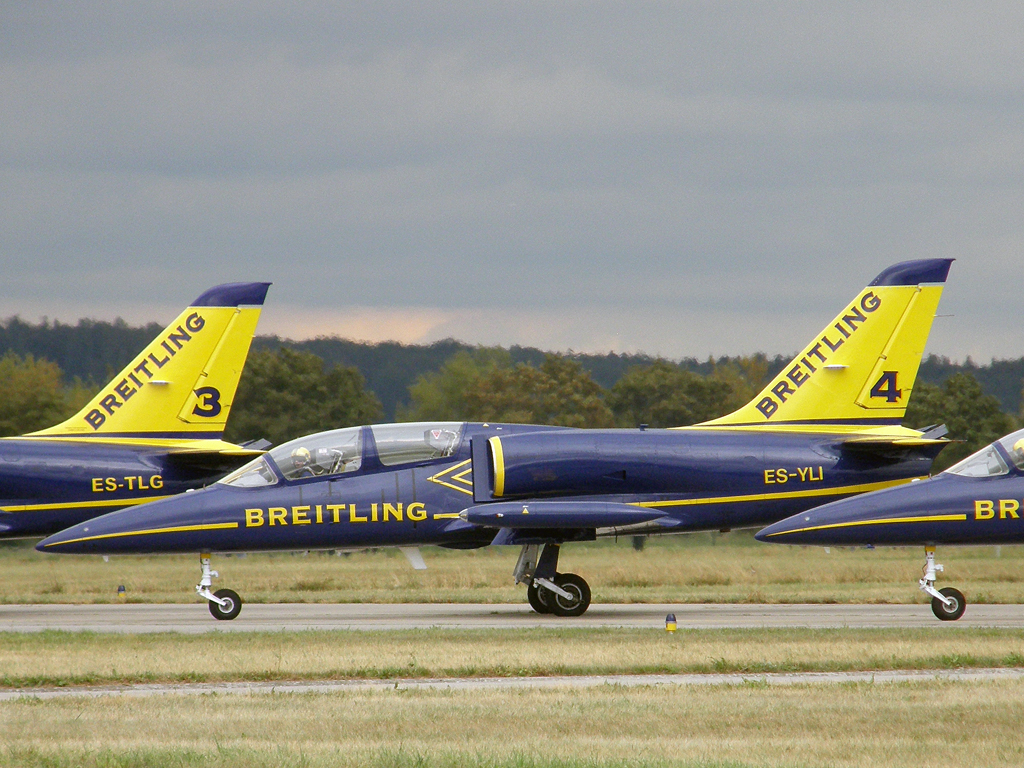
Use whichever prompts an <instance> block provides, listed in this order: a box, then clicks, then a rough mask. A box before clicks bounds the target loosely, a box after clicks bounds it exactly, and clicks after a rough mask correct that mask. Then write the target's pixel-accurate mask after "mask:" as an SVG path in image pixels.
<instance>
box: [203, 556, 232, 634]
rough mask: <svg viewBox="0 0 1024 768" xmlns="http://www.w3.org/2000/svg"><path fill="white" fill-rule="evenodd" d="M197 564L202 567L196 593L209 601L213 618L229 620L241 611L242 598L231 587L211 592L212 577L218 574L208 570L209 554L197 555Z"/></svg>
mask: <svg viewBox="0 0 1024 768" xmlns="http://www.w3.org/2000/svg"><path fill="white" fill-rule="evenodd" d="M199 564H200V565H201V566H202V568H203V577H202V578H201V579H200V580H199V583H198V584H196V594H198V595H199V596H200V597H202V598H204V599H206V600H209V601H210V613H211V614H213V618H215V619H220V620H221V621H230V620H231V619H233V618H235V616H237V615H238V614H239V613H241V611H242V598H240V597H239V596H238V593H237V592H235V591H234V590H233V589H218V590H217V591H216V592H211V591H210V587H211V586H212V585H213V579H214V578H215V577H217V576H219V575H220V574H219V573H217V572H216V571H212V570H210V555H209V554H207V553H204V554H201V555H199Z"/></svg>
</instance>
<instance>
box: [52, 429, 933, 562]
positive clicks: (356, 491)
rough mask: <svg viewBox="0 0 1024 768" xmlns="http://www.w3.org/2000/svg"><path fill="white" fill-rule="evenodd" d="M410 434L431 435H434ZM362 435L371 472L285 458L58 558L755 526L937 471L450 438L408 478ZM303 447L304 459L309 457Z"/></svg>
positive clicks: (511, 436)
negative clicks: (500, 514)
mask: <svg viewBox="0 0 1024 768" xmlns="http://www.w3.org/2000/svg"><path fill="white" fill-rule="evenodd" d="M410 426H415V427H418V429H420V430H421V431H424V432H426V433H430V431H431V429H430V425H410ZM355 429H359V430H360V431H359V433H358V435H357V437H358V438H359V440H360V442H361V445H362V449H361V454H360V457H359V468H358V470H355V471H351V472H346V473H343V474H331V475H328V476H325V477H321V476H317V475H315V474H310V475H309V476H307V477H298V478H295V477H293V478H291V479H289V478H287V474H288V473H287V470H282V468H281V466H279V465H278V464H276V463H274V459H273V456H274V452H271V454H270V455H269V456H267V457H265V458H264V461H266V462H267V466H269V467H270V468H271V469H272V471H273V473H274V476H273V478H272V482H270V480H266V481H260V482H266V483H268V484H264V485H260V486H258V487H247V486H245V485H244V484H243V485H238V484H232V483H231V481H230V477H229V478H228V482H227V483H224V482H222V483H217V484H215V485H214V486H212V487H210V488H207V489H205V490H202V491H197V492H195V493H189V494H187V495H185V496H181V497H178V498H173V499H167V500H164V501H161V502H157V503H155V504H150V505H147V506H146V507H145V508H140V509H137V510H135V509H127V510H123V511H121V512H119V513H117V514H114V515H108V516H105V517H103V518H101V519H97V520H92V521H90V522H89V523H87V524H85V525H84V526H80V527H78V528H76V529H73V530H69V531H65V532H64V534H62V535H61V536H60V537H57V538H58V539H60V540H59V541H51V542H48V543H47V545H46V551H58V552H82V553H87V552H93V553H102V554H108V553H110V554H112V553H118V552H133V553H141V552H206V551H214V552H252V551H273V550H302V549H347V548H361V547H372V546H402V545H420V544H440V545H442V546H452V547H473V546H485V545H488V544H491V543H506V544H522V543H529V542H531V541H537V542H547V541H579V540H587V539H592V538H595V537H596V536H607V535H616V534H632V533H676V532H687V531H700V530H718V529H731V528H743V527H754V526H760V525H764V524H766V523H768V522H772V521H775V520H779V519H781V518H783V517H785V516H787V515H791V514H793V513H795V512H798V511H800V510H803V509H807V508H809V507H812V506H815V505H818V504H822V503H823V502H824V501H828V500H832V499H837V498H843V497H846V496H849V495H852V494H855V493H862V492H864V491H866V490H871V489H874V488H884V487H889V486H891V485H895V484H900V483H903V482H906V481H909V480H910V479H911V478H914V477H921V476H925V475H927V473H928V469H929V467H930V465H931V460H932V456H931V455H928V454H929V452H928V451H922V450H910V451H906V452H904V453H903V454H902V456H901V457H900V458H893V457H892V456H888V457H884V458H883V457H878V456H870V455H865V454H863V453H850V452H847V451H844V450H843V448H842V447H841V445H842V440H843V437H842V435H838V434H813V435H808V434H798V433H768V432H764V431H744V430H728V429H673V430H655V429H648V430H572V429H556V428H550V427H536V426H525V425H487V424H458V425H450V424H449V425H440V430H442V431H443V430H448V431H450V432H452V433H453V434H454V431H455V430H457V431H458V438H457V442H456V441H455V439H454V438H453V442H452V447H451V448H450V450H449V451H448V453H447V455H446V456H444V457H443V458H428V459H419V460H413V461H409V462H407V463H394V462H395V461H396V459H395V457H394V453H393V452H392V453H391V455H390V456H387V455H385V456H384V460H383V461H382V458H381V456H382V453H381V452H379V451H378V440H379V439H380V438H379V437H378V438H377V439H375V437H374V429H375V428H374V427H362V428H355ZM434 431H435V432H438V431H439V430H438V429H435V430H434ZM495 439H496V440H497V441H498V444H499V446H498V447H497V448H496V447H495V442H494V441H495ZM301 442H302V441H301V440H298V441H293V442H292V443H290V444H288V445H289V446H292V449H291V450H292V451H293V452H294V451H297V450H301V446H300V447H299V448H295V447H294V446H296V445H299V444H301ZM389 450H390V449H389V448H387V447H386V448H385V450H384V452H383V453H387V452H388V451H389ZM496 454H500V457H498V458H496ZM279 458H280V456H279ZM399 458H401V457H399ZM385 462H391V463H385ZM239 472H241V470H239ZM124 474H126V475H128V474H137V473H134V472H132V473H128V472H125V473H124ZM545 501H560V502H566V501H569V502H572V504H569V505H566V506H565V507H564V509H565V510H567V511H566V512H565V513H564V514H565V515H567V517H563V524H560V527H558V528H552V527H550V526H544V525H543V524H542V523H541V522H540V521H539V518H536V519H538V526H539V527H537V528H531V527H530V526H529V525H528V524H525V522H524V521H526V518H519V519H518V521H517V522H516V523H515V524H514V525H513V524H512V522H511V519H510V520H509V527H510V528H512V529H514V530H512V531H511V533H509V532H508V531H504V532H502V534H503V535H502V536H499V537H498V538H496V536H497V535H498V534H499V531H501V529H502V527H503V526H502V524H501V523H496V524H495V525H494V526H489V525H484V526H481V525H475V524H472V523H470V522H467V521H466V520H464V519H461V518H460V513H461V512H463V510H467V508H478V509H479V508H481V507H486V505H489V504H494V503H504V504H508V503H512V502H522V505H524V506H526V507H527V510H526V512H527V514H528V512H529V509H528V507H529V505H530V504H535V505H537V506H538V507H542V506H543V503H544V502H545ZM538 502H539V504H538ZM604 503H611V504H613V505H629V506H630V507H635V508H637V510H650V511H653V512H656V513H657V515H654V517H656V518H657V519H654V520H649V521H647V522H644V523H642V524H637V525H628V524H627V525H623V524H616V525H611V526H605V525H602V524H601V521H602V519H603V518H602V515H601V514H599V513H594V512H592V511H591V510H592V509H596V508H597V505H599V504H604ZM627 511H628V510H627ZM648 517H651V515H648ZM609 519H611V518H609Z"/></svg>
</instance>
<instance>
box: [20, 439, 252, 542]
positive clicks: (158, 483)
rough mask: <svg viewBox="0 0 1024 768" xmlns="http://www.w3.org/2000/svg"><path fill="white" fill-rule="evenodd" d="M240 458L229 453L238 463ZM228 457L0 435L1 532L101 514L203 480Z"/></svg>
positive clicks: (62, 524) (44, 532)
mask: <svg viewBox="0 0 1024 768" xmlns="http://www.w3.org/2000/svg"><path fill="white" fill-rule="evenodd" d="M237 464H238V461H237V460H235V461H234V465H235V466H237ZM229 469H231V465H230V464H228V465H226V466H225V465H224V462H223V460H220V461H218V462H217V463H216V464H214V465H207V466H203V465H202V464H199V463H197V462H196V461H195V460H192V461H187V460H186V461H176V460H173V459H172V458H170V455H169V453H168V451H167V450H166V449H162V448H158V447H155V446H129V445H118V444H114V443H102V442H85V441H74V440H58V439H51V438H47V439H39V438H5V439H2V440H0V538H7V539H9V538H24V537H37V536H38V537H41V536H49V535H50V534H52V533H55V532H57V531H60V530H62V529H64V528H67V527H69V526H72V525H75V524H77V523H80V522H82V521H83V520H88V519H90V518H93V517H97V516H99V515H103V514H106V513H108V512H112V511H114V510H117V509H122V508H124V507H128V506H135V505H138V504H142V503H144V502H148V501H152V500H155V499H163V498H165V497H167V496H171V495H174V494H177V493H182V492H184V491H186V490H189V489H193V488H201V487H203V486H204V485H207V484H209V483H212V482H213V481H215V480H216V479H217V478H218V477H221V476H222V475H223V474H224V473H225V472H226V471H228V470H229Z"/></svg>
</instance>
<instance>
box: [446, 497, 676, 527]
mask: <svg viewBox="0 0 1024 768" xmlns="http://www.w3.org/2000/svg"><path fill="white" fill-rule="evenodd" d="M664 514H665V513H664V512H662V511H660V510H655V509H644V508H643V507H637V506H633V505H632V504H617V503H614V502H608V501H530V502H498V503H495V504H480V505H477V506H475V507H470V508H469V509H466V510H463V512H462V514H461V515H460V517H461V518H462V519H463V520H465V521H466V522H468V523H472V524H474V525H485V526H488V527H491V528H610V527H616V526H623V525H635V524H637V523H646V522H649V521H651V520H656V519H657V518H659V517H662V516H664Z"/></svg>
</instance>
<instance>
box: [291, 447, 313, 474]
mask: <svg viewBox="0 0 1024 768" xmlns="http://www.w3.org/2000/svg"><path fill="white" fill-rule="evenodd" d="M309 462H310V455H309V449H308V448H301V447H300V448H296V449H295V450H294V451H292V464H294V465H295V467H296V468H298V469H302V468H303V467H307V466H309Z"/></svg>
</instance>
